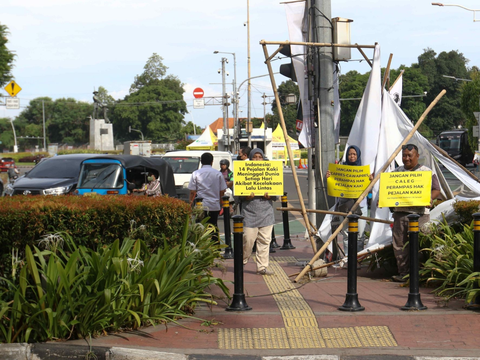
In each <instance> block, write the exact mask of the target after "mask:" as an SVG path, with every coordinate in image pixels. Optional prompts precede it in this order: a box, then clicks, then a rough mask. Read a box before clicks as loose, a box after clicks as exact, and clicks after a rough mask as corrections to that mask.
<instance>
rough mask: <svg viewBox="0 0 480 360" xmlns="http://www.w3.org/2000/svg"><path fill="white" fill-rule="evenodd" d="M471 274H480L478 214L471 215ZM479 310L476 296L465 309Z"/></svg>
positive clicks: (478, 298) (478, 300)
mask: <svg viewBox="0 0 480 360" xmlns="http://www.w3.org/2000/svg"><path fill="white" fill-rule="evenodd" d="M473 272H480V213H475V214H473ZM474 286H475V288H477V289H478V282H475V285H474ZM479 308H480V296H478V295H477V296H476V297H475V298H474V299H473V300H472V302H471V303H469V304H468V305H467V309H468V310H478V309H479Z"/></svg>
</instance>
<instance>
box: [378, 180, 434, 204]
mask: <svg viewBox="0 0 480 360" xmlns="http://www.w3.org/2000/svg"><path fill="white" fill-rule="evenodd" d="M431 192H432V172H431V171H395V172H390V173H383V174H381V175H380V194H379V202H378V206H379V207H406V206H428V205H430V199H431Z"/></svg>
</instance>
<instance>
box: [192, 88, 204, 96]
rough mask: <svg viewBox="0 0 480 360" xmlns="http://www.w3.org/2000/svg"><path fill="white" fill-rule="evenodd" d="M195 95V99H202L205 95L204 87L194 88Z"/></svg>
mask: <svg viewBox="0 0 480 360" xmlns="http://www.w3.org/2000/svg"><path fill="white" fill-rule="evenodd" d="M193 96H194V97H195V99H201V98H202V97H203V89H202V88H196V89H194V90H193Z"/></svg>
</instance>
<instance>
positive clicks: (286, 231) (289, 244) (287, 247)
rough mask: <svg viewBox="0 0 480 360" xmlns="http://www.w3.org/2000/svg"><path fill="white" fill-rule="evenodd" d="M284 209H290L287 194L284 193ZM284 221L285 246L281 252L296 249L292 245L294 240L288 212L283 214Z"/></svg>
mask: <svg viewBox="0 0 480 360" xmlns="http://www.w3.org/2000/svg"><path fill="white" fill-rule="evenodd" d="M282 207H284V208H286V207H288V200H287V193H284V194H283V196H282ZM282 219H283V246H282V247H281V248H280V250H290V249H295V246H293V245H292V240H290V224H289V223H288V211H284V212H283V214H282Z"/></svg>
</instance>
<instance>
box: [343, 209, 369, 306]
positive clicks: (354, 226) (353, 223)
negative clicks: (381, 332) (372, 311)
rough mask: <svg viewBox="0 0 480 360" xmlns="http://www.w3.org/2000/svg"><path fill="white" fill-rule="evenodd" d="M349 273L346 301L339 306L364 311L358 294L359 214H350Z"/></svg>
mask: <svg viewBox="0 0 480 360" xmlns="http://www.w3.org/2000/svg"><path fill="white" fill-rule="evenodd" d="M347 217H348V220H349V223H348V253H349V254H350V255H349V256H348V274H347V295H346V296H345V302H344V303H343V305H342V306H340V307H339V308H338V310H341V311H363V310H365V308H364V307H363V306H361V305H360V303H359V302H358V294H357V239H358V218H359V216H358V215H348V216H347Z"/></svg>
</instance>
